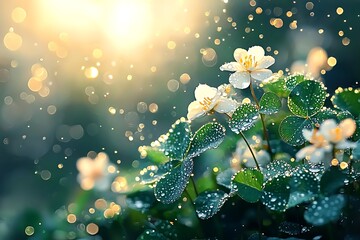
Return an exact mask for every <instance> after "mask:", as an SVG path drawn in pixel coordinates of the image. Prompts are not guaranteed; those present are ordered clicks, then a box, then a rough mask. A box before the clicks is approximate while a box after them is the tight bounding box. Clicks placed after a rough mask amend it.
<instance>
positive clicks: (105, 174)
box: [76, 152, 116, 191]
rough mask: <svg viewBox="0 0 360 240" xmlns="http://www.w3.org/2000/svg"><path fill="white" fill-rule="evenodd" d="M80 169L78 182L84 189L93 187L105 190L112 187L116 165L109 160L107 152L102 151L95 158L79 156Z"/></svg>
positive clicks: (77, 163)
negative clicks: (112, 176)
mask: <svg viewBox="0 0 360 240" xmlns="http://www.w3.org/2000/svg"><path fill="white" fill-rule="evenodd" d="M76 167H77V169H78V171H79V174H78V177H77V179H78V182H79V183H80V186H81V188H82V189H84V190H91V189H93V188H95V189H97V190H100V191H104V190H107V189H109V188H110V184H111V181H112V179H111V175H112V174H114V173H116V167H115V166H114V165H113V164H111V163H110V162H109V158H108V156H107V155H106V153H103V152H100V153H99V154H98V155H97V156H96V157H95V159H92V158H89V157H82V158H79V159H78V161H77V162H76Z"/></svg>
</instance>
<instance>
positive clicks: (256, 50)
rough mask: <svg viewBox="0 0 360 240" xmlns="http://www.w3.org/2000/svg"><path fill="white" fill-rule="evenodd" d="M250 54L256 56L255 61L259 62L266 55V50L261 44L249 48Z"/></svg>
mask: <svg viewBox="0 0 360 240" xmlns="http://www.w3.org/2000/svg"><path fill="white" fill-rule="evenodd" d="M248 54H249V55H252V56H254V57H255V61H256V62H259V61H260V60H261V59H262V58H263V57H264V56H265V51H264V49H263V48H262V47H260V46H254V47H251V48H249V50H248Z"/></svg>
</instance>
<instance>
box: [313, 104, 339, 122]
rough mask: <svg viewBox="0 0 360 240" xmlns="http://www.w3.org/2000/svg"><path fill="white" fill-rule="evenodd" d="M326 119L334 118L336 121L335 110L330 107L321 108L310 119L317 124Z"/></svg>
mask: <svg viewBox="0 0 360 240" xmlns="http://www.w3.org/2000/svg"><path fill="white" fill-rule="evenodd" d="M327 119H334V120H335V121H337V120H338V116H337V113H336V111H334V110H332V109H330V108H324V109H321V110H320V112H318V113H317V114H315V115H314V116H313V117H312V118H311V120H312V121H313V122H314V123H318V124H321V123H322V122H323V121H325V120H327Z"/></svg>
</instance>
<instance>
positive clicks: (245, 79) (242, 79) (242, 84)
mask: <svg viewBox="0 0 360 240" xmlns="http://www.w3.org/2000/svg"><path fill="white" fill-rule="evenodd" d="M229 82H230V84H231V85H233V86H234V88H239V89H245V88H247V87H249V85H250V74H249V73H248V72H234V73H233V74H231V75H230V78H229Z"/></svg>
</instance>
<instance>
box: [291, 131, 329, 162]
mask: <svg viewBox="0 0 360 240" xmlns="http://www.w3.org/2000/svg"><path fill="white" fill-rule="evenodd" d="M302 133H303V136H304V138H305V139H306V140H307V141H308V142H310V143H311V145H309V146H306V147H304V148H302V149H300V150H299V151H298V152H297V153H296V159H297V160H301V159H304V158H305V159H307V160H308V161H310V162H311V163H315V164H316V163H320V162H322V161H323V160H324V157H325V154H326V153H328V152H331V150H332V145H331V144H330V143H329V142H328V141H327V140H326V138H325V137H324V135H323V134H322V133H321V132H320V131H319V130H318V129H316V128H315V129H312V130H309V129H303V131H302Z"/></svg>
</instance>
